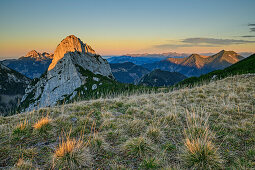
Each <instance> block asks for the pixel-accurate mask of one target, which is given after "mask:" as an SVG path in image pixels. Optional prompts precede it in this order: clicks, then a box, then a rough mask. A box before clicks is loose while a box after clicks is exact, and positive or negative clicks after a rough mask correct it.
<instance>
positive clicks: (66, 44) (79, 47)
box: [48, 35, 96, 70]
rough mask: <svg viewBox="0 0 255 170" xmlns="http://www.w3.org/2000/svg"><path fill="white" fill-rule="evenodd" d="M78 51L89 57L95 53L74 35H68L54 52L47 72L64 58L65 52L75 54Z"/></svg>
mask: <svg viewBox="0 0 255 170" xmlns="http://www.w3.org/2000/svg"><path fill="white" fill-rule="evenodd" d="M75 51H78V52H80V53H86V54H89V55H95V54H96V53H95V51H94V50H93V49H92V48H91V47H90V46H89V45H87V44H84V43H83V42H82V41H81V40H80V39H79V38H77V37H75V36H74V35H70V36H68V37H66V38H65V39H64V40H62V41H61V43H60V44H59V45H58V47H57V48H56V50H55V52H54V58H53V60H52V63H51V64H50V66H49V68H48V70H51V69H53V68H54V67H55V65H56V64H57V63H58V61H59V60H60V59H62V58H63V57H64V55H65V54H66V53H67V52H75Z"/></svg>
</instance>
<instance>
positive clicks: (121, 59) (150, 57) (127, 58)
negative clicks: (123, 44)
mask: <svg viewBox="0 0 255 170" xmlns="http://www.w3.org/2000/svg"><path fill="white" fill-rule="evenodd" d="M187 56H188V54H185V53H181V54H179V53H175V52H169V53H162V54H147V53H145V54H127V55H123V56H115V57H111V58H108V59H107V60H108V62H109V63H125V62H132V63H134V64H136V65H142V64H148V63H154V62H157V61H161V60H164V59H167V58H169V57H173V58H183V57H187Z"/></svg>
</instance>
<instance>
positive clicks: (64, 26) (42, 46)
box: [0, 0, 255, 58]
mask: <svg viewBox="0 0 255 170" xmlns="http://www.w3.org/2000/svg"><path fill="white" fill-rule="evenodd" d="M254 7H255V1H254V0H213V1H209V0H157V1H151V0H129V1H122V0H107V1H103V0H101V1H100V0H93V1H92V0H90V1H87V0H74V1H67V0H43V1H39V0H38V1H37V0H23V1H22V0H1V2H0V22H1V30H0V36H1V39H0V56H2V57H5V58H7V57H19V56H22V55H25V53H27V52H28V51H30V50H32V49H35V50H37V51H39V52H43V51H48V52H54V50H55V48H56V46H57V45H58V43H59V42H60V41H61V40H62V39H63V38H65V37H66V36H68V35H70V34H74V35H76V36H78V37H80V38H81V39H82V40H83V41H84V42H86V43H88V44H90V45H91V46H92V47H93V48H94V49H95V50H96V51H97V52H98V53H99V54H102V55H120V54H126V53H145V52H148V53H158V52H170V51H177V52H189V53H193V52H216V51H219V50H221V49H226V50H235V51H237V52H242V51H251V52H255V48H254V47H255V25H253V24H255V10H254Z"/></svg>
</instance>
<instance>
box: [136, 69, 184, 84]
mask: <svg viewBox="0 0 255 170" xmlns="http://www.w3.org/2000/svg"><path fill="white" fill-rule="evenodd" d="M186 78H187V77H186V76H184V75H183V74H181V73H178V72H169V71H162V70H159V69H156V70H153V71H152V72H150V73H149V74H146V75H145V76H143V77H142V78H141V80H140V81H139V83H138V84H139V85H145V86H153V87H160V86H171V85H174V84H176V83H178V82H180V81H182V80H184V79H186Z"/></svg>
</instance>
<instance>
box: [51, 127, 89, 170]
mask: <svg viewBox="0 0 255 170" xmlns="http://www.w3.org/2000/svg"><path fill="white" fill-rule="evenodd" d="M70 134H71V130H70V132H69V134H67V135H63V136H62V137H61V140H60V142H59V145H58V147H57V148H56V150H55V152H54V155H53V169H54V168H56V169H81V168H88V167H90V165H91V164H92V163H91V156H90V153H89V150H88V148H87V144H88V143H84V142H83V138H82V137H80V138H79V139H75V138H70ZM81 135H82V136H83V132H81Z"/></svg>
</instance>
